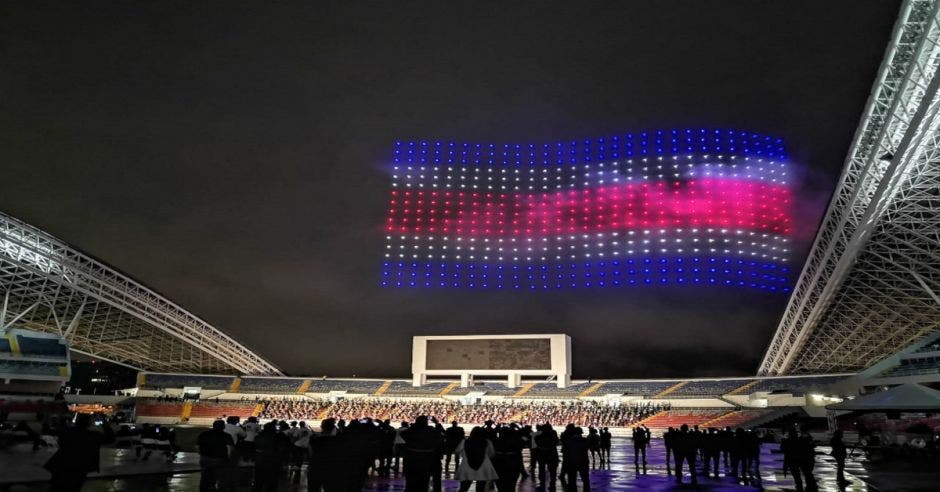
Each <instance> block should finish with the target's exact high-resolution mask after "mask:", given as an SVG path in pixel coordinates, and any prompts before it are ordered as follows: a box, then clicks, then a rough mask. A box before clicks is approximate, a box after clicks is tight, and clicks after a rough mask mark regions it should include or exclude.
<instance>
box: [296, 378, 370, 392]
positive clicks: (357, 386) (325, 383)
mask: <svg viewBox="0 0 940 492" xmlns="http://www.w3.org/2000/svg"><path fill="white" fill-rule="evenodd" d="M384 383H385V381H382V380H380V379H314V380H313V381H311V383H310V387H309V388H308V389H307V393H329V392H331V391H345V392H347V393H353V394H364V395H371V394H373V393H375V392H376V391H378V389H379V388H381V387H382V384H384Z"/></svg>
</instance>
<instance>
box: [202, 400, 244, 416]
mask: <svg viewBox="0 0 940 492" xmlns="http://www.w3.org/2000/svg"><path fill="white" fill-rule="evenodd" d="M254 411H255V404H254V403H238V402H233V403H193V409H192V412H190V414H189V418H219V417H222V416H223V415H225V416H226V417H231V416H232V415H237V416H239V417H241V418H246V417H250V416H251V414H252V413H254Z"/></svg>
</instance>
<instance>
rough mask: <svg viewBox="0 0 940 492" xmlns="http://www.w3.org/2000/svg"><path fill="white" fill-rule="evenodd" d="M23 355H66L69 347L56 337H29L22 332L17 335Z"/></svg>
mask: <svg viewBox="0 0 940 492" xmlns="http://www.w3.org/2000/svg"><path fill="white" fill-rule="evenodd" d="M16 341H17V344H18V345H19V346H20V354H22V355H23V357H30V356H34V357H65V356H67V355H68V348H67V347H66V345H65V344H64V343H61V342H60V340H59V339H56V338H38V337H27V336H23V335H22V334H19V335H17V337H16Z"/></svg>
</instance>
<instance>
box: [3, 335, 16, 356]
mask: <svg viewBox="0 0 940 492" xmlns="http://www.w3.org/2000/svg"><path fill="white" fill-rule="evenodd" d="M0 353H7V354H10V353H13V347H11V346H10V341H9V340H7V339H6V338H3V337H0Z"/></svg>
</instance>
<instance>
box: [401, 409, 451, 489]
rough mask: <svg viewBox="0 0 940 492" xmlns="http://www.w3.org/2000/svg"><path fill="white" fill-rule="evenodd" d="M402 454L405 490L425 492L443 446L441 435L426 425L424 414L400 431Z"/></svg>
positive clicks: (426, 420) (426, 419)
mask: <svg viewBox="0 0 940 492" xmlns="http://www.w3.org/2000/svg"><path fill="white" fill-rule="evenodd" d="M401 438H402V440H403V441H404V444H402V456H403V457H404V461H405V464H404V466H405V491H406V492H417V491H421V492H427V490H428V485H429V482H430V481H431V474H432V472H433V471H434V469H435V465H434V460H436V459H439V458H438V457H439V456H440V452H441V448H442V447H443V436H441V434H440V433H439V432H438V431H437V430H435V429H434V428H433V427H431V426H429V425H428V418H427V417H426V416H424V415H422V416H420V417H418V418H417V419H415V423H414V425H412V426H411V427H409V428H408V429H407V430H404V431H402V433H401Z"/></svg>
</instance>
